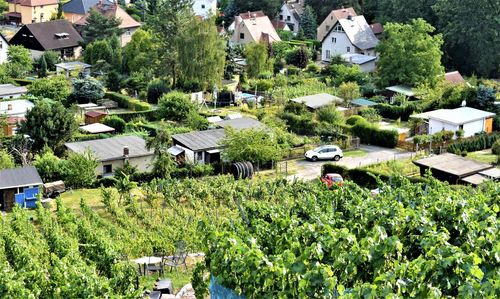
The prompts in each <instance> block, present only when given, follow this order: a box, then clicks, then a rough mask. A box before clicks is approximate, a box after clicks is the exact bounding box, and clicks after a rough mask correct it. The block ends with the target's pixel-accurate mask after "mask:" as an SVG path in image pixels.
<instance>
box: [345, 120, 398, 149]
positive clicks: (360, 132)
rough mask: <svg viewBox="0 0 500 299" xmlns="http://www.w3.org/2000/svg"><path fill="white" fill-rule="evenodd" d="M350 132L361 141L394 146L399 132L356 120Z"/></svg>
mask: <svg viewBox="0 0 500 299" xmlns="http://www.w3.org/2000/svg"><path fill="white" fill-rule="evenodd" d="M351 132H352V133H353V134H354V135H355V136H357V137H359V138H360V139H361V142H362V143H366V144H372V145H378V146H383V147H390V148H393V147H396V145H397V144H398V137H399V134H398V132H397V131H396V130H381V129H379V128H377V127H376V126H374V125H372V124H370V123H368V122H367V121H358V122H356V123H355V124H354V126H353V127H352V129H351Z"/></svg>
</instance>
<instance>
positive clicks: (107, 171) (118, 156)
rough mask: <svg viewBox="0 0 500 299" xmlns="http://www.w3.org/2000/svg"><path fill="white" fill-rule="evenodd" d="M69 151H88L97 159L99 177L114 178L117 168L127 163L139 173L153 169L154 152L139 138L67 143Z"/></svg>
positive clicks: (128, 137)
mask: <svg viewBox="0 0 500 299" xmlns="http://www.w3.org/2000/svg"><path fill="white" fill-rule="evenodd" d="M65 146H66V147H67V148H68V150H70V151H72V152H75V153H80V154H81V153H84V152H85V151H87V150H90V152H91V153H92V154H93V155H94V156H95V157H96V158H97V161H98V162H99V165H98V166H97V168H96V170H95V172H96V174H97V175H102V176H104V177H106V176H113V175H114V173H115V171H116V169H117V168H122V167H123V166H124V165H125V162H128V163H129V164H130V165H131V166H134V167H136V168H137V170H138V171H141V172H145V171H149V170H150V169H151V167H152V163H153V158H154V152H153V151H152V150H148V149H147V148H146V141H145V140H144V139H142V138H141V137H138V136H119V137H112V138H105V139H97V140H89V141H80V142H73V143H66V144H65Z"/></svg>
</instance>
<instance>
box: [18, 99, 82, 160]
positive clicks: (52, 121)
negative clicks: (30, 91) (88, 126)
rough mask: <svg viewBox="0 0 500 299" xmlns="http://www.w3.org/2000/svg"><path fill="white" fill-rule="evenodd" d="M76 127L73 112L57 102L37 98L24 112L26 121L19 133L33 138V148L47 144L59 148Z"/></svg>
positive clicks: (36, 149) (35, 149)
mask: <svg viewBox="0 0 500 299" xmlns="http://www.w3.org/2000/svg"><path fill="white" fill-rule="evenodd" d="M77 129H78V125H77V123H76V121H75V118H74V116H73V113H72V112H71V111H69V110H67V109H66V108H64V106H63V105H62V104H61V103H59V102H55V103H49V102H48V101H44V100H39V101H37V102H36V103H35V106H34V107H33V108H32V109H31V110H30V111H28V113H26V121H24V122H23V123H22V124H21V130H20V131H21V133H22V134H27V135H29V136H30V139H31V140H33V150H34V151H38V150H41V149H42V148H44V147H45V146H48V147H49V148H50V149H51V150H54V151H56V152H57V151H58V150H61V148H62V146H63V145H64V143H65V142H67V141H68V140H69V139H70V138H71V136H73V133H74V132H75V131H76V130H77Z"/></svg>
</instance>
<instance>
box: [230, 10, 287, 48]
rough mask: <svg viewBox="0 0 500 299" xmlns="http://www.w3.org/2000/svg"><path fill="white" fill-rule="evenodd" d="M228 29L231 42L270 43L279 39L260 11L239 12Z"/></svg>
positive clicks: (241, 43)
mask: <svg viewBox="0 0 500 299" xmlns="http://www.w3.org/2000/svg"><path fill="white" fill-rule="evenodd" d="M228 30H229V31H232V36H231V39H230V43H231V44H240V45H244V44H248V43H259V42H264V43H267V44H271V43H274V42H279V41H281V38H280V37H279V36H278V33H277V32H276V30H275V29H274V26H273V24H272V23H271V20H269V18H268V17H267V16H266V15H265V14H264V13H263V12H262V11H255V12H246V13H242V14H239V15H238V16H236V17H235V18H234V22H233V23H232V24H231V25H230V26H229V28H228Z"/></svg>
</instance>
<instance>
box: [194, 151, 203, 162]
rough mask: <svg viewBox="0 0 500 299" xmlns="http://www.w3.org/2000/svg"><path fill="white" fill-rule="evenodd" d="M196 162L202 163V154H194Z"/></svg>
mask: <svg viewBox="0 0 500 299" xmlns="http://www.w3.org/2000/svg"><path fill="white" fill-rule="evenodd" d="M196 161H203V152H197V153H196Z"/></svg>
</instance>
